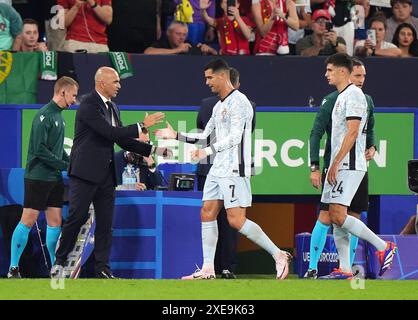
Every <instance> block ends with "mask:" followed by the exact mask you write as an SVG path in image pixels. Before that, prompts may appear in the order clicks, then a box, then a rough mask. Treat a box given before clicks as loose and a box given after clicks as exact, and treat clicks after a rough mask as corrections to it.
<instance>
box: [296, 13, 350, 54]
mask: <svg viewBox="0 0 418 320" xmlns="http://www.w3.org/2000/svg"><path fill="white" fill-rule="evenodd" d="M312 31H313V33H312V34H311V35H308V36H305V37H303V38H302V39H300V40H298V42H297V43H296V54H297V55H302V56H305V57H311V56H330V55H332V54H334V53H337V52H344V53H345V52H346V47H345V40H344V39H343V38H342V37H338V36H337V33H336V32H335V31H334V30H332V22H331V15H330V13H329V12H328V10H325V9H318V10H315V11H314V12H313V15H312Z"/></svg>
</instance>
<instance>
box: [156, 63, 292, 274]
mask: <svg viewBox="0 0 418 320" xmlns="http://www.w3.org/2000/svg"><path fill="white" fill-rule="evenodd" d="M229 70H230V68H229V66H228V64H227V63H226V62H225V61H224V60H222V59H215V60H212V61H210V62H209V63H208V64H207V65H206V67H205V79H206V84H207V85H208V86H209V87H210V88H211V89H212V92H213V93H216V94H218V95H219V98H220V101H218V103H217V104H216V105H215V107H214V108H213V113H212V117H211V118H210V120H209V121H208V123H207V125H206V127H205V129H204V131H203V132H202V133H183V132H179V133H177V132H176V131H174V130H173V128H172V127H171V126H170V125H169V124H168V123H167V128H165V129H160V130H157V131H156V132H155V134H156V137H157V138H163V139H164V138H165V139H177V140H180V141H184V142H188V143H198V142H199V141H201V142H204V143H205V144H206V141H207V138H208V137H209V135H210V133H211V132H212V131H213V130H215V132H216V137H217V141H216V142H213V141H211V143H210V145H209V146H207V147H206V148H204V149H197V150H195V151H192V160H196V161H199V160H201V159H205V158H206V157H207V156H209V155H211V154H215V159H214V161H213V166H212V168H211V169H210V171H209V174H208V175H207V178H206V182H205V186H204V188H203V207H202V209H201V221H202V248H203V266H202V268H201V269H200V268H197V270H196V271H195V272H194V273H192V274H191V275H188V276H185V277H183V278H182V279H185V280H200V279H214V278H215V271H214V259H215V250H216V243H217V241H218V225H217V222H216V218H217V216H218V214H219V211H220V210H221V208H222V207H225V209H226V213H227V218H228V222H229V224H230V225H231V227H233V228H235V229H237V230H238V231H239V232H240V233H241V234H243V235H245V236H246V237H247V238H248V239H250V240H252V241H253V242H255V243H256V244H257V245H259V246H260V247H261V248H263V249H265V250H266V251H267V252H269V253H270V254H271V255H272V257H273V259H274V260H275V263H276V271H277V276H276V277H277V279H280V280H282V279H284V278H286V276H287V275H288V273H289V260H290V258H291V255H290V254H289V253H288V252H286V251H282V250H280V249H279V248H278V247H277V246H276V245H275V244H274V243H273V242H272V241H271V240H270V239H269V237H268V236H267V235H266V234H265V233H264V231H263V230H262V229H261V228H260V226H259V225H258V224H256V223H255V222H253V221H251V220H250V219H247V217H246V208H247V207H250V206H251V200H252V196H251V186H250V176H251V131H252V130H251V129H252V119H253V115H254V114H253V107H252V105H251V103H250V101H249V100H248V98H247V97H246V96H245V95H244V94H243V93H241V92H239V91H238V90H236V89H234V87H233V86H232V84H231V82H230V75H229Z"/></svg>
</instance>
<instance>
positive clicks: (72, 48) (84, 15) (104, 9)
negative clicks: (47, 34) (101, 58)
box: [57, 0, 113, 53]
mask: <svg viewBox="0 0 418 320" xmlns="http://www.w3.org/2000/svg"><path fill="white" fill-rule="evenodd" d="M57 4H59V5H61V6H62V7H64V9H65V27H66V28H67V37H66V40H65V43H64V51H67V52H77V51H81V50H82V51H87V52H88V53H98V52H108V51H109V47H108V46H107V34H106V27H107V26H108V25H110V24H111V23H112V19H113V9H112V1H111V0H58V1H57Z"/></svg>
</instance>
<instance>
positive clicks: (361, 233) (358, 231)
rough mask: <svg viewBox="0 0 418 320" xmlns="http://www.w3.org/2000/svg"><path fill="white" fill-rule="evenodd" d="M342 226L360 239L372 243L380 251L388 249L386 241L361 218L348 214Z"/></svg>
mask: <svg viewBox="0 0 418 320" xmlns="http://www.w3.org/2000/svg"><path fill="white" fill-rule="evenodd" d="M341 228H343V229H346V230H347V231H348V232H350V233H352V234H354V235H355V236H357V237H359V238H360V239H363V240H366V241H367V242H369V243H371V244H372V245H374V246H375V248H376V249H377V250H379V251H382V250H385V249H386V242H385V241H383V240H382V239H380V238H379V237H378V236H377V235H376V234H375V233H374V232H373V231H372V230H370V229H369V228H367V226H366V225H365V224H364V223H363V222H362V221H360V220H359V219H356V218H354V217H352V216H347V217H346V218H345V221H344V224H343V225H342V226H341Z"/></svg>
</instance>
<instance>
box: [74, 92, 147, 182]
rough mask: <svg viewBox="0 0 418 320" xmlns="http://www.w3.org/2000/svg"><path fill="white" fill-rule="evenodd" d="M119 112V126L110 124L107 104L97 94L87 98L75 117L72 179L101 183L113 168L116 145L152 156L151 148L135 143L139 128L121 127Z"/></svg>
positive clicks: (117, 111)
mask: <svg viewBox="0 0 418 320" xmlns="http://www.w3.org/2000/svg"><path fill="white" fill-rule="evenodd" d="M113 107H114V110H115V112H116V118H115V121H116V127H113V126H112V125H111V120H110V115H109V113H108V111H107V108H106V105H105V103H104V102H103V100H102V99H101V98H100V96H99V94H98V93H97V92H96V91H93V92H91V93H89V94H87V95H85V97H84V99H83V100H82V102H81V103H80V107H79V109H78V111H77V114H76V118H75V133H74V144H73V147H72V148H71V157H70V167H69V170H68V175H69V176H74V177H78V178H80V179H83V180H87V181H90V182H93V183H96V184H99V183H102V182H103V181H104V180H105V179H106V177H107V174H108V172H109V171H108V170H109V165H110V163H111V162H112V163H113V169H114V161H113V160H114V149H113V146H114V143H115V142H116V143H117V144H118V145H119V146H120V147H121V148H123V149H125V150H128V151H132V152H136V153H139V154H141V155H144V156H149V154H150V153H151V148H152V147H151V145H149V144H146V143H143V142H140V141H137V140H135V139H134V138H137V137H138V126H137V124H132V125H129V126H126V127H123V126H122V122H121V121H120V112H119V109H118V108H117V107H116V105H115V104H113Z"/></svg>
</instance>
